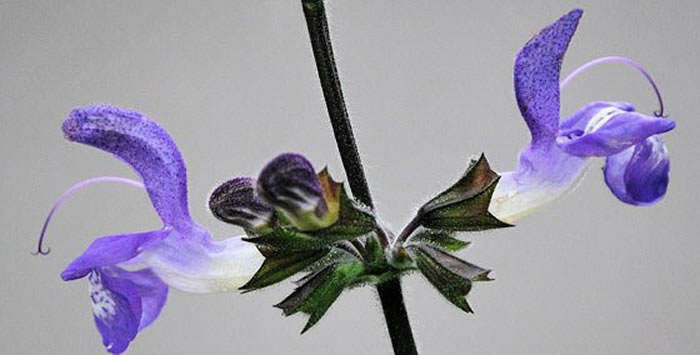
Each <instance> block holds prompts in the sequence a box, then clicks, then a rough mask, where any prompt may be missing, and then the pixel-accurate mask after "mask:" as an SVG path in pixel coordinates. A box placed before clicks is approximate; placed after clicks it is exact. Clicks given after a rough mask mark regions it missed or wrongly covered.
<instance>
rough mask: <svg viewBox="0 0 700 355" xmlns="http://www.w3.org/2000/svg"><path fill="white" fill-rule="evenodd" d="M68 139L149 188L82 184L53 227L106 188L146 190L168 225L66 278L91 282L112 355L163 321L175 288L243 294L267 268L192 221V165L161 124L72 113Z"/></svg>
mask: <svg viewBox="0 0 700 355" xmlns="http://www.w3.org/2000/svg"><path fill="white" fill-rule="evenodd" d="M63 133H64V134H65V136H66V138H67V139H68V140H70V141H73V142H77V143H83V144H87V145H90V146H93V147H95V148H98V149H101V150H104V151H106V152H109V153H112V154H114V155H115V156H116V157H118V158H119V159H121V160H122V161H124V162H126V163H127V164H129V165H130V166H131V167H132V168H133V169H134V170H135V171H136V172H137V173H138V175H139V176H140V177H141V179H142V180H143V185H141V184H140V183H139V182H137V181H133V180H127V179H121V178H112V177H105V178H96V179H91V180H88V181H86V182H83V183H80V184H78V185H76V186H74V187H73V188H71V189H70V190H69V191H68V192H67V193H66V194H64V195H63V196H61V198H59V201H58V202H57V203H56V205H54V208H53V210H52V212H51V214H50V215H49V218H47V221H46V223H48V220H49V219H50V218H51V215H52V214H53V212H54V211H55V210H56V208H57V207H58V205H59V204H60V203H61V202H62V201H63V200H64V199H65V198H66V197H68V196H69V195H70V194H72V193H73V192H75V191H76V190H78V189H80V188H82V187H84V186H87V185H89V184H91V183H95V182H102V181H121V182H128V183H130V184H132V185H137V186H144V187H145V189H146V191H147V192H148V196H149V197H150V199H151V202H152V204H153V207H154V208H155V210H156V212H157V213H158V215H159V216H160V219H161V220H162V222H163V227H162V228H160V229H157V230H154V231H149V232H141V233H125V234H118V235H110V236H105V237H101V238H98V239H96V240H95V241H93V242H92V244H91V245H90V246H89V247H88V248H87V250H86V251H85V252H84V253H83V254H81V255H80V256H78V257H77V258H76V259H75V260H73V262H71V263H70V265H68V267H67V268H66V269H65V270H64V271H63V272H62V273H61V277H62V278H63V280H66V281H69V280H75V279H80V278H84V277H87V280H88V285H89V290H90V300H91V302H92V308H93V314H94V319H95V324H96V326H97V329H98V330H99V332H100V334H101V335H102V340H103V343H104V345H105V347H106V349H107V350H108V351H109V352H111V353H115V354H116V353H121V352H123V351H125V350H126V348H127V346H128V345H129V343H130V342H131V341H132V340H133V339H134V337H135V336H136V334H137V333H138V332H139V331H140V330H141V329H143V328H145V327H146V326H148V325H149V324H151V323H152V322H153V321H154V320H155V319H156V318H157V317H158V314H159V313H160V311H161V309H162V308H163V306H164V305H165V302H166V299H167V294H168V289H169V287H174V288H176V289H179V290H183V291H187V292H196V293H207V292H223V291H232V290H236V289H237V288H238V287H240V286H241V285H243V284H245V283H246V282H247V281H248V280H249V279H250V277H251V276H252V275H253V274H254V273H255V271H256V269H257V268H258V267H259V265H260V264H261V263H262V256H261V255H260V254H259V252H258V251H257V250H256V248H255V247H254V246H253V245H251V244H248V243H245V242H243V241H242V240H241V238H240V237H233V238H229V239H225V240H221V241H217V240H214V239H212V237H211V235H210V234H209V232H208V231H207V230H206V229H204V228H203V227H202V226H200V225H199V224H197V223H196V222H194V221H193V220H192V218H191V217H190V213H189V209H188V205H187V174H186V170H185V163H184V161H183V159H182V156H181V155H180V152H179V151H178V149H177V147H176V146H175V143H174V142H173V140H172V139H171V138H170V136H169V135H168V133H167V132H166V131H165V130H164V129H163V128H161V127H160V126H159V125H158V124H157V123H155V122H153V121H151V120H149V119H148V118H146V117H144V116H142V115H141V114H140V113H138V112H134V111H127V110H122V109H119V108H116V107H112V106H89V107H83V108H78V109H75V110H73V111H72V112H71V113H70V116H69V117H68V119H67V120H66V121H65V122H64V123H63ZM45 226H46V224H45ZM44 231H45V228H44ZM41 240H43V232H42V238H41V239H40V242H39V252H40V253H46V252H44V251H42V244H41ZM126 265H129V268H128V269H127V268H124V266H126ZM138 267H140V268H138ZM135 268H136V270H135Z"/></svg>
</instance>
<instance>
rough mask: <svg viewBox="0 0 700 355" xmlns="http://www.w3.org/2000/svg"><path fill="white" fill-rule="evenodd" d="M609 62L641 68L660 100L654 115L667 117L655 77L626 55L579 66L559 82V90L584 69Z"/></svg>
mask: <svg viewBox="0 0 700 355" xmlns="http://www.w3.org/2000/svg"><path fill="white" fill-rule="evenodd" d="M608 62H617V63H623V64H627V65H629V66H631V67H633V68H635V69H637V70H639V72H640V73H642V75H644V77H645V78H646V79H647V81H648V82H649V84H651V87H652V88H653V89H654V92H655V93H656V98H657V99H658V100H659V110H658V111H654V115H655V116H656V117H665V116H664V101H663V100H662V99H661V92H660V91H659V88H658V87H657V86H656V83H655V82H654V79H652V78H651V75H649V73H647V72H646V70H644V68H643V67H642V66H641V65H639V64H638V63H636V62H635V61H633V60H631V59H629V58H625V57H618V56H610V57H602V58H598V59H594V60H592V61H590V62H588V63H586V64H584V65H582V66H580V67H578V68H577V69H576V70H574V71H573V72H571V74H569V75H568V76H567V77H566V78H565V79H564V80H562V81H561V83H560V84H559V90H563V89H564V87H565V86H566V85H567V84H568V83H569V82H570V81H571V80H572V79H573V78H574V77H576V76H577V75H579V74H581V73H583V72H584V71H586V70H588V69H589V68H591V67H594V66H596V65H598V64H602V63H608Z"/></svg>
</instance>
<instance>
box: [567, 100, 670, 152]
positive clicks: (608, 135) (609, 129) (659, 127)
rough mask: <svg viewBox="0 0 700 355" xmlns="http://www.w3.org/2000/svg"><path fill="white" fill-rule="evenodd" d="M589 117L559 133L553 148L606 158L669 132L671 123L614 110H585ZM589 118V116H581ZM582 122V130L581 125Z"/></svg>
mask: <svg viewBox="0 0 700 355" xmlns="http://www.w3.org/2000/svg"><path fill="white" fill-rule="evenodd" d="M584 110H585V111H589V113H593V114H592V115H590V117H589V118H588V120H587V122H585V120H584V119H582V120H581V121H580V123H579V124H577V126H579V127H576V128H572V129H568V130H562V131H560V132H559V135H558V136H557V145H559V147H560V148H561V149H562V150H564V151H565V152H567V153H569V154H572V155H576V156H579V157H591V156H598V157H604V156H610V155H613V154H617V153H619V152H621V151H623V150H625V149H627V148H629V147H631V146H633V145H636V144H638V143H640V142H642V141H643V140H645V139H646V138H647V137H650V136H653V135H656V134H660V133H664V132H668V131H670V130H672V129H673V128H674V127H675V126H676V124H675V122H673V121H671V120H669V119H666V118H661V117H652V116H647V115H643V114H640V113H638V112H628V111H624V110H621V109H619V108H618V107H615V106H608V107H602V108H598V109H597V110H586V109H585V108H584ZM582 116H589V114H586V115H582ZM583 122H585V126H584V127H580V126H582V124H581V123H583Z"/></svg>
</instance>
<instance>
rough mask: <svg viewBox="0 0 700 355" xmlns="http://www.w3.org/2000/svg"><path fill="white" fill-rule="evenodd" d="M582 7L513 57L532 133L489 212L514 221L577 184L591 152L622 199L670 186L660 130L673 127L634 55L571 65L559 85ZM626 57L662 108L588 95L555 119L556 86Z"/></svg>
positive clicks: (647, 198)
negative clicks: (650, 111) (642, 109)
mask: <svg viewBox="0 0 700 355" xmlns="http://www.w3.org/2000/svg"><path fill="white" fill-rule="evenodd" d="M582 13H583V11H581V10H578V9H577V10H573V11H571V12H569V13H568V14H566V15H564V16H563V17H562V18H560V19H559V20H558V21H556V22H555V23H554V24H552V25H550V26H549V27H547V28H545V29H543V30H542V31H541V32H540V33H539V34H537V35H535V36H534V37H533V38H532V39H531V40H530V41H529V42H528V43H527V44H526V45H525V46H524V47H523V49H522V50H521V51H520V52H519V53H518V55H517V57H516V59H515V69H514V74H515V80H514V84H515V96H516V99H517V102H518V107H519V108H520V112H521V114H522V116H523V118H524V119H525V123H526V124H527V126H528V128H529V130H530V133H531V135H532V140H531V142H530V144H529V145H528V146H527V147H525V149H523V150H522V151H521V152H520V159H519V165H518V169H517V170H515V171H511V172H506V173H503V174H502V178H501V180H500V182H499V184H498V186H497V188H496V191H495V192H494V195H493V198H492V202H491V205H490V206H489V211H490V212H491V213H492V214H494V215H495V216H496V217H497V218H499V219H500V220H502V221H505V222H509V223H512V222H513V221H515V220H517V219H519V218H521V217H523V216H526V215H528V214H529V213H531V212H533V211H534V210H535V209H537V208H539V207H541V206H543V205H545V204H547V203H549V202H551V201H553V200H555V199H556V198H558V197H559V196H562V195H563V194H564V193H566V192H568V191H570V190H571V189H572V188H573V187H575V186H576V183H577V182H578V181H579V180H580V179H581V177H582V176H583V174H584V172H585V170H586V168H587V167H588V165H589V163H590V160H591V159H589V158H592V157H606V163H605V169H604V172H605V182H606V184H607V185H608V187H609V188H610V190H611V191H612V192H613V194H614V195H615V196H616V197H617V198H618V199H620V200H621V201H623V202H625V203H628V204H633V205H648V204H651V203H654V202H656V201H659V200H660V199H661V198H662V197H663V195H664V194H665V192H666V187H667V185H668V181H669V178H668V173H669V158H668V153H667V151H666V148H665V146H664V144H663V142H662V141H661V138H660V137H659V135H660V134H662V133H664V132H668V131H670V130H672V129H673V128H674V127H675V123H674V122H673V121H671V120H669V119H666V118H665V117H663V102H662V101H661V96H660V94H659V91H658V89H657V87H656V85H655V84H654V82H653V80H652V79H651V77H650V76H649V75H648V74H647V73H646V71H644V69H643V68H642V67H641V66H639V65H638V64H636V63H634V62H633V61H631V60H629V59H626V58H621V57H605V58H600V59H597V60H594V61H592V62H589V63H587V64H585V65H584V66H582V67H581V68H579V69H578V70H576V71H574V72H573V73H572V74H571V75H570V76H569V77H567V78H566V79H565V80H564V81H563V82H562V83H561V85H560V83H559V72H560V69H561V63H562V60H563V58H564V54H565V52H566V50H567V48H568V46H569V42H570V40H571V37H572V36H573V35H574V32H575V31H576V28H577V26H578V22H579V19H580V17H581V15H582ZM604 62H623V63H625V64H628V65H631V66H633V67H635V68H636V69H638V70H639V71H640V72H641V73H642V74H643V75H644V76H645V77H646V78H647V79H648V80H649V82H650V83H651V84H652V86H653V88H654V90H655V91H656V93H657V96H658V98H659V102H660V104H661V110H660V112H659V113H658V114H657V115H655V116H648V115H644V114H641V113H638V112H635V111H634V107H632V106H631V105H630V104H627V103H622V102H603V101H599V102H593V103H591V104H588V105H586V106H584V107H583V108H581V109H580V110H579V111H578V112H576V113H574V114H573V115H572V116H571V117H569V118H567V119H564V120H560V112H559V110H560V89H561V88H563V87H564V86H565V85H566V84H567V83H568V82H569V81H570V80H571V79H572V78H573V77H574V76H576V75H578V74H580V73H581V72H583V71H585V70H586V69H588V68H589V67H591V66H593V65H597V64H600V63H604Z"/></svg>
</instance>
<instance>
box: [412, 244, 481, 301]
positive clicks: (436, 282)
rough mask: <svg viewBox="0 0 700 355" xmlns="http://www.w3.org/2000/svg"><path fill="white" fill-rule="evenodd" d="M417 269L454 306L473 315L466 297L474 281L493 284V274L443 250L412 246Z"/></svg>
mask: <svg viewBox="0 0 700 355" xmlns="http://www.w3.org/2000/svg"><path fill="white" fill-rule="evenodd" d="M409 249H410V250H411V251H412V252H413V254H414V258H415V260H416V265H417V266H418V269H419V270H420V272H421V273H422V274H423V276H425V278H426V279H428V281H429V282H430V283H431V284H432V285H433V286H434V287H435V288H436V289H437V290H438V291H439V292H440V293H441V294H442V295H443V296H444V297H445V298H446V299H447V300H448V301H450V302H451V303H452V304H454V305H455V306H457V307H458V308H460V309H461V310H463V311H465V312H467V313H473V311H472V308H471V307H470V306H469V303H468V302H467V300H466V298H465V296H466V295H467V294H468V293H469V291H470V290H471V288H472V283H473V282H474V281H489V280H491V279H490V278H489V277H488V274H489V272H490V270H486V269H483V268H481V267H478V266H476V265H473V264H470V263H468V262H466V261H464V260H462V259H459V258H457V257H455V256H452V255H450V254H449V253H446V252H444V251H442V250H440V249H436V248H433V247H430V246H426V245H423V246H412V247H409Z"/></svg>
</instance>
